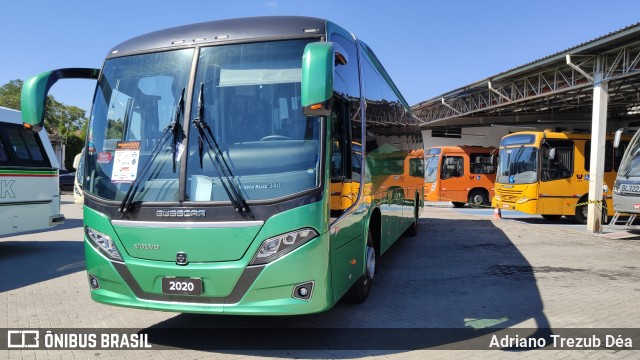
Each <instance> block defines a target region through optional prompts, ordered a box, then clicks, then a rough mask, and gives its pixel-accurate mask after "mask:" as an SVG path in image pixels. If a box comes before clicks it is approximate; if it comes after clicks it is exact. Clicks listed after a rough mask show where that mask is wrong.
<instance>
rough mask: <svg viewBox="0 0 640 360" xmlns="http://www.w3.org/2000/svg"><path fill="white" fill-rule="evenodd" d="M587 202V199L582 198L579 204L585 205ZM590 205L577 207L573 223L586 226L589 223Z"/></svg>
mask: <svg viewBox="0 0 640 360" xmlns="http://www.w3.org/2000/svg"><path fill="white" fill-rule="evenodd" d="M586 201H587V198H582V199H580V200H579V201H578V202H579V203H585V202H586ZM588 207H589V206H588V205H580V206H576V212H575V214H574V215H573V221H575V222H576V223H578V224H583V225H585V224H586V223H587V212H588V210H587V209H588Z"/></svg>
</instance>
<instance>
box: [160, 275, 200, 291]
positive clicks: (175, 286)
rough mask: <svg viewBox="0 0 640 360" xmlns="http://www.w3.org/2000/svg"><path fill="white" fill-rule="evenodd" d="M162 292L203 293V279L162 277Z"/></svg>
mask: <svg viewBox="0 0 640 360" xmlns="http://www.w3.org/2000/svg"><path fill="white" fill-rule="evenodd" d="M162 293H163V294H172V295H202V279H193V278H177V277H165V278H162Z"/></svg>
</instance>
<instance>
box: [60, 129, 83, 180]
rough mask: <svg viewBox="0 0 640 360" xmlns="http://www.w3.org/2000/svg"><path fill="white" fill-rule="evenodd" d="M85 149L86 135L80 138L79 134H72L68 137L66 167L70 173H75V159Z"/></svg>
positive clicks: (65, 157)
mask: <svg viewBox="0 0 640 360" xmlns="http://www.w3.org/2000/svg"><path fill="white" fill-rule="evenodd" d="M83 147H84V134H82V137H80V136H79V135H78V134H75V133H72V134H69V135H67V146H66V148H65V156H64V166H65V168H66V169H68V170H69V171H73V170H72V169H73V159H74V158H75V156H76V155H77V154H79V153H80V151H82V148H83Z"/></svg>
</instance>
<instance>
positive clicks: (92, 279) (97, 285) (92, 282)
mask: <svg viewBox="0 0 640 360" xmlns="http://www.w3.org/2000/svg"><path fill="white" fill-rule="evenodd" d="M89 286H90V287H91V290H96V289H100V282H98V278H97V277H95V276H92V275H89Z"/></svg>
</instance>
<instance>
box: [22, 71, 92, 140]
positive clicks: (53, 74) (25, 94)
mask: <svg viewBox="0 0 640 360" xmlns="http://www.w3.org/2000/svg"><path fill="white" fill-rule="evenodd" d="M99 74H100V70H99V69H86V68H68V69H58V70H53V71H47V72H44V73H42V74H39V75H36V76H34V77H32V78H30V79H28V80H27V81H25V82H24V84H23V85H22V94H21V98H20V111H21V112H22V122H23V123H24V127H25V128H26V129H30V130H33V131H36V132H37V131H40V130H42V127H43V125H44V114H45V113H44V112H45V108H46V103H47V95H48V94H49V89H51V86H53V84H55V83H56V82H57V81H58V80H60V79H98V75H99Z"/></svg>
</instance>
